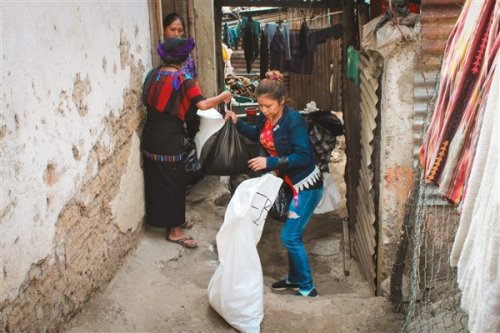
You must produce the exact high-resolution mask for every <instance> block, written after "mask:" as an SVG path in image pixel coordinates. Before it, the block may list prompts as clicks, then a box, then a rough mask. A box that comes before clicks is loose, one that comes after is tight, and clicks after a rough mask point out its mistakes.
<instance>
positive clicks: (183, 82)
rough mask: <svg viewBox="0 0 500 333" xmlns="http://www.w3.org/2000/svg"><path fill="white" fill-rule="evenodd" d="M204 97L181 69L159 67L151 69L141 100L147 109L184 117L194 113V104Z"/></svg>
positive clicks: (183, 118)
mask: <svg viewBox="0 0 500 333" xmlns="http://www.w3.org/2000/svg"><path fill="white" fill-rule="evenodd" d="M204 99H205V97H204V96H203V93H202V91H201V88H200V86H199V85H198V83H197V82H196V81H194V80H193V79H192V78H191V76H189V75H188V74H185V73H184V72H183V71H177V72H171V71H164V70H161V69H159V68H157V69H154V70H152V71H151V72H150V73H149V74H148V76H147V77H146V80H145V82H144V88H143V93H142V100H143V102H144V104H145V105H146V106H147V107H148V109H154V110H156V111H157V112H160V113H164V112H166V113H168V114H169V115H171V116H174V117H177V118H179V119H180V120H181V121H184V120H185V119H186V115H187V114H188V113H196V110H197V108H196V104H197V103H198V102H200V101H202V100H204Z"/></svg>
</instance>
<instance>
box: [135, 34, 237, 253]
mask: <svg viewBox="0 0 500 333" xmlns="http://www.w3.org/2000/svg"><path fill="white" fill-rule="evenodd" d="M194 46H195V44H194V40H192V39H184V38H169V39H166V40H165V42H164V43H162V44H160V45H159V46H158V48H157V50H158V54H159V55H160V57H161V58H162V60H163V65H162V66H160V67H158V68H155V69H153V70H151V71H150V72H149V73H148V75H147V76H146V80H145V82H144V87H143V93H142V100H143V103H144V104H145V105H146V107H147V118H146V123H145V125H144V130H143V134H142V143H141V148H142V153H143V156H144V164H143V172H144V183H145V196H146V223H147V224H148V225H151V226H154V227H160V228H167V234H166V239H167V240H168V241H171V242H175V243H178V244H180V245H182V246H185V247H188V248H194V247H196V246H198V243H197V241H195V240H194V239H192V237H188V236H187V235H186V234H185V232H184V229H185V227H186V225H185V199H186V170H185V167H184V158H185V155H186V152H185V146H184V137H185V127H184V124H185V122H186V121H189V120H190V119H192V118H193V117H195V116H196V112H197V110H198V109H200V110H208V109H210V108H213V107H216V106H217V105H218V104H220V103H228V102H229V101H230V100H231V94H230V93H229V92H223V93H221V94H219V95H217V96H215V97H211V98H205V97H204V96H203V93H202V91H201V88H200V86H199V84H198V83H197V82H196V81H195V80H193V79H192V77H191V76H190V75H189V74H187V73H185V72H184V70H182V68H183V66H184V65H185V62H186V60H187V58H188V56H189V53H190V52H191V51H192V50H193V48H194ZM183 226H184V228H183Z"/></svg>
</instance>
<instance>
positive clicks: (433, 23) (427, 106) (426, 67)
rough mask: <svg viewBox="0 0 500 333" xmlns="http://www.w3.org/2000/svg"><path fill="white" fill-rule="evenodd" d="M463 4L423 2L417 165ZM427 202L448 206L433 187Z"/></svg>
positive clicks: (416, 111)
mask: <svg viewBox="0 0 500 333" xmlns="http://www.w3.org/2000/svg"><path fill="white" fill-rule="evenodd" d="M462 4H463V1H454V0H422V6H421V19H420V22H421V50H420V59H419V61H418V64H417V70H416V71H415V75H414V79H413V82H414V85H415V90H414V98H415V102H414V103H415V104H414V106H413V110H414V120H413V138H414V147H413V148H414V149H413V154H414V166H415V167H416V166H417V163H419V161H418V151H419V149H420V145H421V144H422V139H423V133H424V132H425V128H424V126H425V122H426V118H427V116H428V115H430V114H431V113H432V112H433V111H434V102H435V99H436V97H437V96H436V95H437V92H438V91H437V88H438V84H439V71H440V69H441V60H442V58H443V54H444V48H445V46H446V41H447V40H448V36H449V34H450V31H451V29H452V28H453V26H454V25H455V22H456V21H457V18H458V15H460V11H461V9H462ZM425 190H426V192H427V195H428V197H427V198H428V201H429V202H432V204H434V205H436V204H438V205H447V204H448V202H447V201H446V200H444V199H442V197H441V195H440V194H439V193H438V192H437V188H436V187H434V186H431V185H429V186H427V188H426V189H425Z"/></svg>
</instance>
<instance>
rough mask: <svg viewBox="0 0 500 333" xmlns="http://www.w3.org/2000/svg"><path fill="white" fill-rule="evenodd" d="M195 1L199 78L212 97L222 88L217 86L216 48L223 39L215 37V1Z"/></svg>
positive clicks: (205, 91)
mask: <svg viewBox="0 0 500 333" xmlns="http://www.w3.org/2000/svg"><path fill="white" fill-rule="evenodd" d="M193 3H194V25H195V27H194V30H195V40H196V48H195V52H196V61H197V62H196V66H197V69H198V80H199V82H200V85H201V88H202V89H203V93H204V94H205V96H207V97H211V96H213V95H215V94H218V93H220V92H221V89H222V87H217V70H216V67H217V62H216V60H215V59H216V58H215V57H216V55H215V48H216V47H221V40H220V39H216V38H215V21H214V2H213V0H194V1H193Z"/></svg>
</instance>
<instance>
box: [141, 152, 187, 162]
mask: <svg viewBox="0 0 500 333" xmlns="http://www.w3.org/2000/svg"><path fill="white" fill-rule="evenodd" d="M142 153H143V154H144V156H146V157H147V158H149V159H151V160H153V161H158V162H179V161H182V160H183V159H184V156H186V154H185V153H182V154H177V155H160V154H153V153H150V152H148V151H146V150H144V149H143V150H142Z"/></svg>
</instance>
